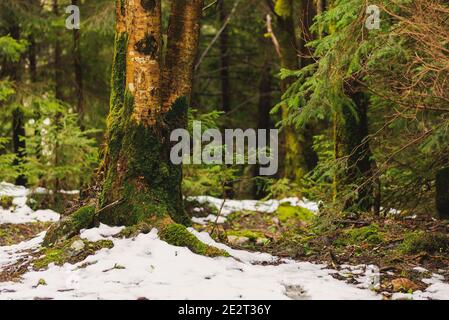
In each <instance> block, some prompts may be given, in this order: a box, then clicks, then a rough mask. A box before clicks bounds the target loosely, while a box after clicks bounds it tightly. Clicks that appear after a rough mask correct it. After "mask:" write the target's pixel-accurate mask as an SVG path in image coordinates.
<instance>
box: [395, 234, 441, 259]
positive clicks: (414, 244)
mask: <svg viewBox="0 0 449 320" xmlns="http://www.w3.org/2000/svg"><path fill="white" fill-rule="evenodd" d="M399 250H400V251H401V252H402V253H405V254H417V253H421V252H425V253H429V254H433V253H442V254H447V253H449V236H448V235H447V234H444V233H439V232H433V233H428V232H423V231H416V232H411V233H408V234H406V235H405V237H404V241H403V242H402V243H401V244H400V246H399Z"/></svg>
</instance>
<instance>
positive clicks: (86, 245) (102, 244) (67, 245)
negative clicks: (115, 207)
mask: <svg viewBox="0 0 449 320" xmlns="http://www.w3.org/2000/svg"><path fill="white" fill-rule="evenodd" d="M75 242H78V243H80V242H82V244H83V245H82V248H81V249H80V248H76V247H73V244H74V243H75ZM112 247H114V244H113V242H112V241H111V240H100V241H96V242H89V241H87V240H85V239H80V238H79V237H73V238H71V239H69V240H66V241H64V242H60V243H58V244H57V245H54V246H52V247H50V248H44V249H43V251H42V252H41V256H40V257H39V258H38V259H36V260H34V261H33V263H32V265H33V269H34V270H42V269H46V268H47V267H48V265H50V264H51V263H54V264H55V265H58V266H62V265H63V264H64V263H71V264H74V263H77V262H80V261H83V260H84V259H86V258H87V257H88V256H90V255H93V254H95V252H97V251H99V250H101V249H103V248H107V249H111V248H112Z"/></svg>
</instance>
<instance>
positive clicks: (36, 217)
mask: <svg viewBox="0 0 449 320" xmlns="http://www.w3.org/2000/svg"><path fill="white" fill-rule="evenodd" d="M38 191H39V192H42V190H38ZM30 193H31V191H30V190H29V189H27V188H25V187H22V186H15V185H13V184H10V183H6V182H1V183H0V196H9V197H14V199H13V207H12V208H9V209H6V210H5V209H3V208H1V207H0V224H6V223H11V224H19V223H30V222H38V221H41V222H47V221H49V222H54V221H58V220H59V217H60V215H59V214H58V213H56V212H54V211H53V210H49V209H48V210H37V211H33V210H32V209H31V208H30V207H29V206H27V204H26V203H27V197H28V196H29V194H30Z"/></svg>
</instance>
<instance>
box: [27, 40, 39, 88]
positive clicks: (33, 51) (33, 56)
mask: <svg viewBox="0 0 449 320" xmlns="http://www.w3.org/2000/svg"><path fill="white" fill-rule="evenodd" d="M28 42H29V46H28V48H29V49H28V62H29V64H30V80H31V82H32V83H36V82H37V48H36V47H37V46H36V39H35V38H34V35H30V36H29V37H28Z"/></svg>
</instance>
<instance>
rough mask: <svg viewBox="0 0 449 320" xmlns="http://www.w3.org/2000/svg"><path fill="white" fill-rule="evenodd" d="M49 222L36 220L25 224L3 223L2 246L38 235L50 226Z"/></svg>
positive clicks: (0, 236) (1, 231)
mask: <svg viewBox="0 0 449 320" xmlns="http://www.w3.org/2000/svg"><path fill="white" fill-rule="evenodd" d="M49 225H50V223H48V222H34V223H24V224H1V225H0V246H11V245H13V244H17V243H20V242H22V241H27V240H30V239H32V238H34V237H35V236H37V235H38V234H39V233H41V232H42V231H45V230H46V229H47V228H48V227H49Z"/></svg>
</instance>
